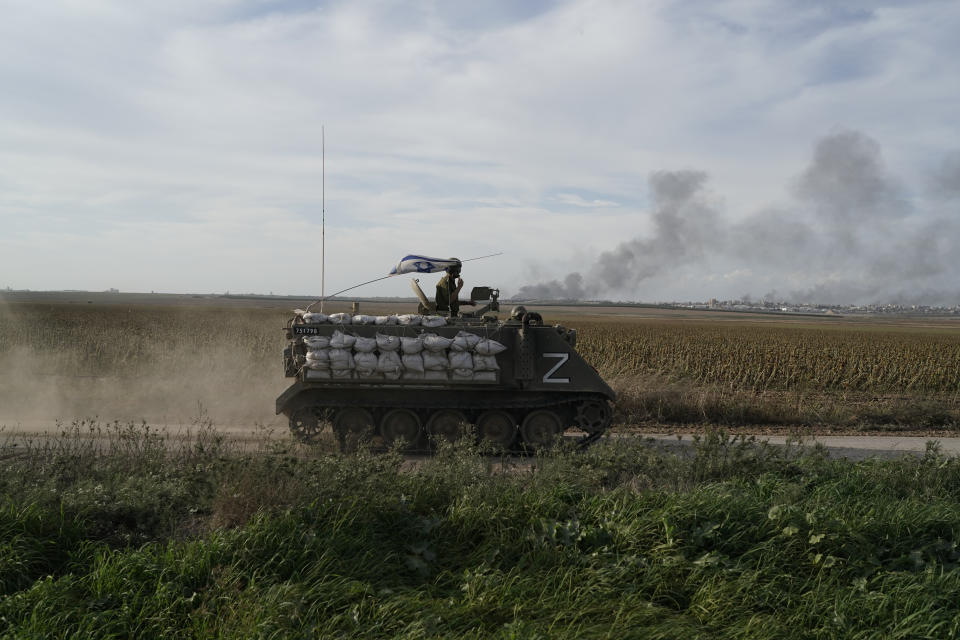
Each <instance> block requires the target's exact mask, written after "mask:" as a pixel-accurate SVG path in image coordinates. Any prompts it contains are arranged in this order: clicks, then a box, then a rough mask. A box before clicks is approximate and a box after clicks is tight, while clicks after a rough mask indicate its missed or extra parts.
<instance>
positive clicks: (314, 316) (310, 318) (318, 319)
mask: <svg viewBox="0 0 960 640" xmlns="http://www.w3.org/2000/svg"><path fill="white" fill-rule="evenodd" d="M329 318H330V316H328V315H327V314H325V313H305V314H303V321H304V322H306V323H307V324H323V323H325V322H326V321H327V320H329Z"/></svg>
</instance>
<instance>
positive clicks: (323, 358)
mask: <svg viewBox="0 0 960 640" xmlns="http://www.w3.org/2000/svg"><path fill="white" fill-rule="evenodd" d="M307 362H315V363H316V362H323V363H325V364H326V365H327V366H329V365H330V350H329V349H312V350H310V351H307ZM314 368H316V369H319V368H326V367H314Z"/></svg>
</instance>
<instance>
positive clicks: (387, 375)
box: [383, 369, 403, 380]
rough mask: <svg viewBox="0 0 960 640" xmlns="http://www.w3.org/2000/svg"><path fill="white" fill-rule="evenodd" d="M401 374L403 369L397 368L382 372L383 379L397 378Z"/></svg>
mask: <svg viewBox="0 0 960 640" xmlns="http://www.w3.org/2000/svg"><path fill="white" fill-rule="evenodd" d="M401 375H403V371H400V370H399V369H398V370H397V371H384V372H383V378H384V379H385V380H399V379H400V376H401Z"/></svg>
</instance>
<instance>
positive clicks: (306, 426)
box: [276, 281, 615, 450]
mask: <svg viewBox="0 0 960 640" xmlns="http://www.w3.org/2000/svg"><path fill="white" fill-rule="evenodd" d="M412 284H413V287H414V291H415V292H416V293H417V295H418V297H419V298H420V301H421V302H420V307H419V311H420V312H421V313H427V314H429V313H431V312H432V311H433V304H432V303H431V302H428V301H427V299H426V297H425V296H424V295H423V293H422V291H421V290H420V288H419V286H418V285H417V284H416V281H414V282H413V283H412ZM498 297H499V291H498V290H496V289H492V288H490V287H475V288H474V289H473V291H472V292H471V296H470V298H471V301H475V302H474V304H477V305H480V304H481V303H485V304H482V306H481V307H480V308H479V309H477V310H476V311H473V312H470V313H461V314H458V316H457V317H447V318H441V320H440V322H441V323H442V326H433V327H426V326H422V325H420V326H416V325H414V324H394V323H393V322H394V321H396V318H395V317H393V316H380V317H378V318H375V319H374V320H373V323H372V324H370V322H371V316H360V315H359V314H357V315H347V314H334V316H330V317H329V318H327V317H323V316H322V314H320V316H321V317H320V321H316V320H317V314H308V313H304V312H298V313H297V314H296V315H295V316H294V317H293V318H291V320H289V321H288V323H287V325H286V327H285V328H284V331H285V332H286V337H287V340H288V344H287V346H286V348H285V349H284V351H283V362H284V370H285V373H286V376H287V377H290V378H295V379H296V380H295V381H294V382H293V384H292V385H291V386H290V387H289V388H288V389H287V390H286V391H284V392H283V393H282V394H281V395H280V397H278V398H277V407H276V408H277V413H278V414H281V413H282V414H284V415H285V416H287V417H288V418H289V424H290V430H291V432H292V433H293V434H294V436H296V437H297V438H298V439H300V440H302V441H306V442H310V441H314V440H316V439H317V438H318V437H319V436H320V435H321V433H322V432H323V431H324V430H325V429H328V428H329V429H331V430H332V433H333V434H334V435H335V436H336V439H337V440H338V441H339V443H340V446H341V447H342V448H345V449H349V448H352V447H355V446H356V445H357V444H358V443H359V442H361V441H363V440H373V441H376V440H382V444H383V445H384V446H392V445H393V444H394V443H395V442H397V441H400V440H403V441H404V442H405V443H406V444H407V445H408V446H409V447H411V448H415V449H424V448H427V447H429V446H430V444H431V443H432V442H434V441H435V440H437V439H441V438H442V439H446V440H451V441H452V440H456V439H458V438H460V437H464V436H468V434H469V437H476V438H479V439H482V440H485V441H488V442H490V443H493V444H494V445H497V446H499V447H502V448H504V449H505V450H516V449H526V450H531V449H536V448H539V447H545V446H549V445H551V444H552V443H554V442H555V441H556V440H557V439H558V438H560V437H561V436H563V435H564V432H566V431H568V430H570V433H569V434H567V435H568V437H570V438H575V439H576V440H577V441H578V442H579V443H580V444H581V445H584V446H585V445H588V444H589V443H591V442H593V441H595V440H597V439H598V438H599V437H600V436H601V435H602V434H603V433H604V432H605V431H606V430H607V429H608V428H609V426H610V422H611V417H612V406H611V405H612V402H613V400H614V399H615V394H614V392H613V390H612V389H611V388H610V387H609V386H608V385H607V384H606V383H605V382H604V381H603V379H602V378H601V377H600V375H599V374H598V373H597V371H596V370H595V369H594V368H593V367H592V366H590V365H589V364H588V363H587V362H586V361H584V360H583V358H582V357H581V356H580V355H579V354H578V353H577V351H576V341H577V334H576V331H575V330H571V329H567V328H565V327H562V326H560V325H553V326H549V325H545V324H544V323H543V320H542V318H541V316H540V315H539V314H538V313H534V312H527V311H526V310H525V309H524V308H523V307H515V308H514V309H513V311H512V312H511V314H510V316H509V317H508V318H507V319H505V320H500V319H498V317H497V316H496V315H494V314H491V313H489V312H497V311H499V309H500V307H499V301H498ZM355 306H356V305H355ZM356 311H357V309H356V308H355V312H356ZM418 317H419V318H428V319H430V320H431V322H432V323H435V322H437V320H436V319H437V318H440V316H436V315H433V316H400V317H399V321H400V322H403V321H408V322H410V323H413V322H415V321H416V318H418ZM331 320H333V321H331ZM338 321H339V322H338ZM421 321H423V322H426V320H421ZM348 322H349V324H347V323H348ZM355 322H359V323H360V324H356V323H355ZM471 336H472V337H471ZM350 337H352V338H353V339H355V340H357V341H359V342H357V343H356V344H355V345H354V346H355V347H356V348H359V345H360V344H361V343H362V344H365V345H367V346H366V347H364V348H369V345H370V344H371V339H377V340H378V351H379V352H380V356H379V357H380V362H381V363H382V362H383V361H384V360H385V359H386V360H391V358H390V357H387V356H385V355H384V354H385V353H387V349H388V348H389V349H394V350H397V351H398V352H406V350H407V346H408V345H413V346H412V347H411V349H412V348H415V347H416V341H417V340H421V341H425V342H426V343H427V344H430V343H439V344H446V343H448V342H449V344H450V347H449V348H448V349H447V350H445V351H444V352H443V353H438V352H433V353H428V351H423V352H422V356H421V357H422V360H423V361H424V362H428V361H435V360H437V358H438V357H439V358H440V362H441V364H440V365H439V366H437V365H434V367H433V370H431V367H430V366H429V365H428V366H427V367H426V370H424V369H422V368H420V366H419V363H420V360H416V356H415V355H414V360H409V359H407V356H406V355H404V356H401V357H402V359H403V363H404V364H405V365H409V367H407V366H400V367H393V368H391V367H390V366H389V365H388V366H386V367H381V368H380V370H374V371H373V372H371V371H370V369H369V362H371V361H372V360H371V359H370V358H369V357H368V356H361V354H360V353H359V352H357V353H355V354H354V355H353V357H354V358H355V360H356V363H359V362H360V361H361V359H363V360H364V361H365V362H367V363H368V365H367V366H368V368H367V369H366V370H365V371H362V370H360V369H359V368H356V364H354V367H355V368H353V369H341V370H339V371H337V370H334V371H331V370H330V369H329V368H325V367H323V363H322V362H321V363H319V364H320V367H319V368H316V367H317V365H318V362H317V361H316V360H311V359H310V358H313V357H323V358H327V359H328V360H329V359H332V358H334V356H336V357H340V358H346V357H347V356H346V355H344V353H343V349H341V350H340V351H338V352H336V353H335V352H334V351H333V350H331V351H329V352H328V353H327V354H324V353H322V350H317V351H314V352H311V345H313V346H317V345H321V347H322V345H324V344H329V342H328V339H329V340H332V341H334V343H335V344H341V345H342V344H343V342H344V341H345V340H349V339H350ZM364 339H365V342H364ZM398 339H399V340H401V342H402V345H403V346H402V348H401V349H397V348H396V347H395V346H394V345H393V342H394V341H396V340H398ZM403 339H405V340H403ZM337 341H339V342H337ZM458 343H459V344H460V347H461V349H460V351H457V344H458ZM471 344H472V345H473V346H472V347H471V346H470V345H471ZM464 345H466V347H465V348H464ZM380 347H383V348H382V349H381V348H380ZM497 350H499V351H500V352H499V353H495V352H496V351H497ZM465 351H466V352H468V354H469V352H471V351H472V353H473V355H472V359H473V360H472V361H473V363H474V364H475V370H472V371H471V370H469V369H464V368H453V367H454V366H455V365H457V364H460V365H463V364H464V359H465V357H466V356H464V353H463V352H465ZM481 353H486V354H494V355H481ZM374 355H376V353H374ZM444 356H445V357H447V362H449V363H451V364H450V365H449V366H450V367H451V368H447V365H445V364H444V362H443V359H442V358H443V357H444ZM396 359H397V358H392V360H391V361H392V362H393V363H394V364H396ZM467 362H468V363H469V362H470V361H469V360H467ZM418 368H420V371H416V370H415V369H418ZM480 368H482V369H483V370H482V371H481V370H477V369H480Z"/></svg>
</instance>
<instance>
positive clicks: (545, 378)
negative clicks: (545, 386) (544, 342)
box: [543, 353, 570, 384]
mask: <svg viewBox="0 0 960 640" xmlns="http://www.w3.org/2000/svg"><path fill="white" fill-rule="evenodd" d="M543 357H544V358H559V359H560V360H559V361H558V362H557V364H555V365H553V368H552V369H550V371H547V372H546V373H545V374H543V381H544V382H547V383H553V384H570V378H554V377H552V376H553V374H554V373H556V372H557V369H559V368H560V367H562V366H563V365H564V364H566V362H567V360H569V359H570V354H569V353H545V354H543Z"/></svg>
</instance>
